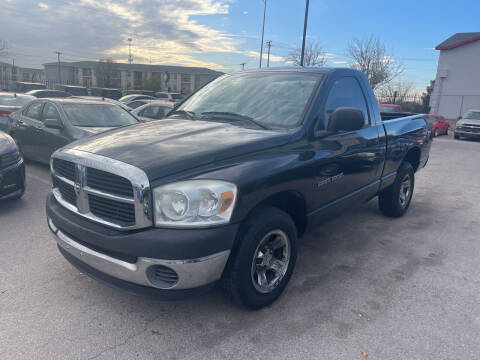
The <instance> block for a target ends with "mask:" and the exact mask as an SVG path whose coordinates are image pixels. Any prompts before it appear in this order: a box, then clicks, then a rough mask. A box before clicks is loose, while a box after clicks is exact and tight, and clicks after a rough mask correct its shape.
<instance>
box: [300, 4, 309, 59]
mask: <svg viewBox="0 0 480 360" xmlns="http://www.w3.org/2000/svg"><path fill="white" fill-rule="evenodd" d="M308 3H309V0H307V3H306V4H305V22H304V24H303V40H302V55H301V56H300V66H303V59H304V56H305V38H306V37H307V23H308Z"/></svg>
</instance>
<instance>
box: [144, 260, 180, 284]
mask: <svg viewBox="0 0 480 360" xmlns="http://www.w3.org/2000/svg"><path fill="white" fill-rule="evenodd" d="M147 278H148V281H150V282H151V283H152V285H153V286H155V287H158V288H161V289H168V288H171V287H172V286H174V285H175V284H176V283H177V282H178V274H177V273H176V271H175V270H173V269H171V268H169V267H167V266H163V265H153V266H150V267H149V268H148V269H147Z"/></svg>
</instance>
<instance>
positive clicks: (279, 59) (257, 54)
mask: <svg viewBox="0 0 480 360" xmlns="http://www.w3.org/2000/svg"><path fill="white" fill-rule="evenodd" d="M245 55H247V56H251V57H254V58H257V59H259V58H260V52H259V51H247V52H246V53H245ZM262 59H264V60H267V59H268V54H267V53H265V52H264V53H263V54H262ZM270 61H272V62H285V58H284V57H283V56H276V55H273V54H270Z"/></svg>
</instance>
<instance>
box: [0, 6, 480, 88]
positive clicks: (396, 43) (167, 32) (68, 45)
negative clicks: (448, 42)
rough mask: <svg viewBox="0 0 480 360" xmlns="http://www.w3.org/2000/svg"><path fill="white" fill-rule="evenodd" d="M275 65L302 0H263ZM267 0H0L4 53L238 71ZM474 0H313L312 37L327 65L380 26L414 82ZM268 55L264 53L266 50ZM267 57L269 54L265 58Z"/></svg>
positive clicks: (466, 19) (459, 27) (473, 12)
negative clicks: (5, 44) (355, 41)
mask: <svg viewBox="0 0 480 360" xmlns="http://www.w3.org/2000/svg"><path fill="white" fill-rule="evenodd" d="M266 1H267V12H266V23H265V40H271V41H272V48H271V56H270V66H285V65H288V56H289V53H290V52H291V51H292V50H293V49H295V48H297V47H300V46H301V41H302V34H303V23H304V16H305V1H303V0H266ZM263 6H264V2H263V0H72V1H61V0H42V1H32V0H2V1H1V2H0V19H1V21H0V40H1V41H4V42H7V43H8V48H9V49H8V54H7V56H4V57H2V58H0V61H5V62H11V61H12V59H15V63H16V64H18V65H19V66H27V67H37V68H41V67H42V64H43V63H46V62H52V61H56V59H57V55H56V54H55V53H54V52H55V51H60V52H62V55H61V59H62V61H81V60H98V59H105V58H112V59H114V60H115V61H118V62H126V61H127V60H128V38H131V39H132V53H133V60H134V62H135V63H146V64H150V63H151V64H169V65H184V66H200V67H208V68H211V69H215V70H219V71H224V72H233V71H239V70H241V69H242V66H241V65H240V64H241V63H245V69H251V68H256V67H258V65H259V51H260V42H261V41H260V38H261V30H262V17H263ZM479 13H480V1H478V0H477V1H475V0H469V1H467V0H457V1H446V0H436V1H432V0H423V1H420V0H403V1H401V2H386V1H378V0H367V1H358V0H310V8H309V20H308V28H307V34H308V40H309V41H311V42H314V43H318V44H320V45H321V46H322V48H323V50H324V51H325V52H326V53H327V54H328V63H327V65H328V66H341V67H344V66H348V64H349V61H350V60H349V59H348V58H347V57H346V51H345V48H346V47H347V45H348V43H349V42H350V41H352V40H353V39H354V38H360V39H362V38H366V37H369V36H375V37H378V38H380V40H381V41H382V42H383V43H384V44H385V46H386V48H387V52H388V55H390V56H393V58H394V59H395V61H396V62H398V63H401V64H402V65H403V68H404V71H403V73H402V74H401V75H400V76H399V78H398V80H401V81H404V82H409V83H411V84H412V85H413V87H414V88H415V89H417V90H418V91H420V90H422V89H424V88H425V87H426V86H427V85H428V84H429V81H430V80H431V79H434V78H435V73H436V66H437V59H438V55H439V52H438V51H436V50H434V47H435V46H436V45H438V44H439V43H441V42H442V41H443V40H445V39H446V38H448V37H449V36H451V35H453V34H454V33H456V32H473V31H480V23H479V21H478V14H479ZM265 56H266V55H265ZM264 65H265V62H264Z"/></svg>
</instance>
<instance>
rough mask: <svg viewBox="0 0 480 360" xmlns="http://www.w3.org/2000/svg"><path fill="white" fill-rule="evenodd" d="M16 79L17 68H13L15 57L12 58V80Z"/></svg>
mask: <svg viewBox="0 0 480 360" xmlns="http://www.w3.org/2000/svg"><path fill="white" fill-rule="evenodd" d="M16 80H17V70H15V59H12V81H16Z"/></svg>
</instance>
